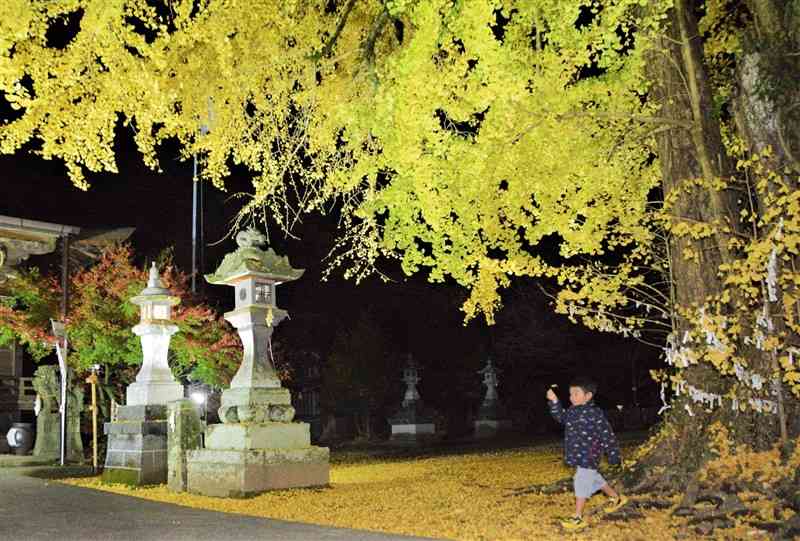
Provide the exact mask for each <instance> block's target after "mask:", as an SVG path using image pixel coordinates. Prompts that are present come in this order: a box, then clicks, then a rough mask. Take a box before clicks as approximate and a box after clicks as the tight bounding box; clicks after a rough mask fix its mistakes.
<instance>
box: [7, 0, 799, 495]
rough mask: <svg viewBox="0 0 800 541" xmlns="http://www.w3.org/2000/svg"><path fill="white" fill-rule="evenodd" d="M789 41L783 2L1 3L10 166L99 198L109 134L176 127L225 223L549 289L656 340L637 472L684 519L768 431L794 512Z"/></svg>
mask: <svg viewBox="0 0 800 541" xmlns="http://www.w3.org/2000/svg"><path fill="white" fill-rule="evenodd" d="M798 29H800V7H798V2H797V1H796V0H793V1H785V0H745V1H741V2H733V1H731V2H727V1H725V0H707V1H689V0H649V1H644V0H517V1H515V0H495V1H492V0H429V1H425V0H418V1H412V0H384V1H379V0H325V1H322V0H293V1H284V2H267V1H258V0H247V1H245V0H193V1H191V0H53V1H48V2H43V1H37V0H6V1H5V2H3V4H2V6H0V89H2V91H3V96H4V99H5V101H6V102H7V103H8V104H9V105H10V106H11V107H12V108H13V109H14V111H13V112H12V113H11V115H10V116H9V117H8V121H7V122H5V123H4V124H3V125H2V126H0V151H2V152H5V153H13V152H18V151H20V150H21V149H29V150H32V151H34V152H38V153H40V154H41V155H42V156H43V157H44V158H48V159H50V158H55V159H60V160H63V162H64V163H65V165H66V171H67V172H68V174H69V177H70V179H71V180H72V182H74V183H75V184H76V185H77V186H79V187H81V188H84V189H90V185H89V180H88V179H89V178H90V177H89V176H87V173H88V172H95V171H103V170H110V171H114V170H115V169H116V166H115V155H114V137H115V130H116V129H118V128H119V127H120V126H125V127H126V128H127V129H128V130H130V132H131V133H132V134H133V137H134V139H135V141H136V143H137V145H138V148H139V150H140V151H141V153H142V155H143V157H144V160H145V161H146V163H148V164H150V165H151V166H152V167H154V168H158V157H159V154H158V153H159V147H160V145H162V144H163V143H165V142H168V141H170V142H171V141H175V140H177V141H178V142H179V143H180V145H181V148H182V152H183V155H184V157H185V158H189V157H190V156H192V155H194V154H197V155H198V156H200V157H201V158H202V159H203V162H204V167H203V169H202V175H203V179H204V180H206V181H209V182H211V183H213V184H214V185H215V186H217V187H218V188H221V189H224V187H225V182H226V177H227V176H228V175H229V173H230V168H231V167H232V166H233V165H234V164H238V165H243V166H245V167H247V168H248V169H249V170H250V171H251V172H252V188H253V189H252V192H251V194H250V199H248V200H246V201H245V202H244V205H243V208H242V214H241V217H242V219H249V218H250V217H256V218H263V219H270V220H274V221H277V223H279V224H280V226H281V227H283V228H284V229H285V230H286V231H287V232H291V230H292V226H293V224H294V223H295V222H296V221H297V220H299V219H302V215H303V213H305V212H312V211H322V212H334V213H336V215H337V216H339V217H340V219H341V224H342V227H341V237H340V242H339V244H338V245H337V248H336V249H335V251H334V257H333V258H332V261H333V263H334V264H339V265H342V266H343V267H344V268H345V269H346V272H347V273H349V274H350V275H351V276H353V277H355V278H359V277H362V276H364V275H365V274H366V273H369V272H375V271H377V272H380V269H379V268H378V267H379V266H380V262H381V258H383V257H390V258H397V259H399V260H400V262H401V264H402V268H403V269H404V270H405V271H406V272H407V273H415V272H423V273H426V275H427V276H428V277H429V279H430V280H432V281H442V280H445V279H453V280H455V281H456V282H458V283H459V284H461V285H462V286H463V287H464V288H466V290H467V291H468V293H469V295H468V298H467V301H466V302H465V304H464V306H463V310H464V312H465V317H466V318H468V319H469V318H473V317H475V316H477V315H482V316H485V317H486V319H487V320H488V321H489V322H490V323H491V322H492V321H493V314H494V313H496V311H497V310H499V309H501V304H502V291H503V289H504V288H505V287H506V286H508V284H509V283H510V281H511V280H513V279H514V278H515V277H525V278H534V279H541V280H543V282H544V283H546V284H547V287H549V288H551V290H553V288H555V291H554V295H555V297H556V303H555V306H556V309H557V310H560V311H563V312H565V313H568V314H569V315H570V317H572V318H573V319H575V320H576V321H580V322H583V323H585V324H587V325H589V326H591V327H594V328H597V329H601V330H604V331H609V332H619V333H623V334H626V335H629V336H631V337H632V339H635V338H638V339H642V340H649V341H653V340H655V341H656V342H657V343H659V344H662V345H664V346H665V357H666V360H667V365H666V366H667V369H666V370H664V371H663V372H661V373H659V374H655V376H656V377H658V378H660V380H661V381H662V383H663V385H664V389H665V391H666V392H667V394H669V393H670V392H671V393H672V395H673V399H672V401H671V404H670V405H669V406H666V405H665V408H666V407H670V409H667V410H666V413H665V415H666V421H665V423H664V428H663V430H662V432H661V433H660V434H659V435H658V436H657V439H656V440H654V441H653V442H651V444H650V445H648V446H645V447H644V448H643V449H642V450H641V453H640V457H639V464H640V466H641V467H640V468H639V469H638V470H636V475H634V476H632V477H631V478H630V479H629V480H630V482H631V483H632V484H635V485H636V486H637V487H638V488H642V489H643V488H646V487H648V486H651V487H652V486H657V487H659V488H660V489H661V490H667V489H669V488H679V487H684V488H685V487H687V486H688V487H689V490H688V491H687V496H688V497H687V499H686V502H685V504H686V505H687V506H688V505H690V504H692V503H693V501H694V499H695V498H696V496H697V493H698V490H699V489H700V487H701V486H704V485H703V482H706V483H711V481H703V482H701V479H708V476H705V477H703V476H702V475H699V473H698V472H700V471H701V469H702V468H703V467H711V466H713V465H714V464H717V462H719V461H720V460H722V458H720V457H717V456H716V454H720V455H724V456H726V457H727V456H728V454H730V453H729V451H728V450H729V449H730V448H731V447H730V444H731V443H735V444H747V445H749V446H750V447H751V448H753V449H755V451H761V452H775V453H778V452H779V451H778V450H775V451H770V449H772V446H773V445H776V444H777V445H782V447H781V449H783V451H782V452H783V453H784V454H783V455H782V459H781V460H783V462H780V460H779V462H780V464H782V466H781V467H785V468H787V469H786V470H785V471H784V474H785V475H782V476H779V477H780V478H781V479H784V481H785V483H784V484H780V485H776V486H778V487H779V488H777V489H774V490H777V491H778V492H780V495H781V496H783V497H785V498H784V501H786V502H791V501H794V500H792V498H793V496H792V494H793V493H792V488H791V487H792V481H796V479H794V475H795V474H794V470H793V469H792V468H793V466H792V465H793V464H794V465H796V464H795V463H800V452H799V451H792V449H795V446H794V442H796V438H797V434H798V432H800V426H799V425H800V423H798V420H797V419H798V417H797V412H798V395H800V372H799V371H798V365H797V358H796V357H798V355H797V353H798V349H797V347H798V346H800V339H799V338H798V331H800V324H799V323H798V309H799V308H800V306H799V305H798V291H797V287H798V284H800V275H799V274H798V273H797V270H796V269H797V257H798V240H799V239H800V237H799V236H798V232H799V231H800V195H798V191H797V188H798V173H799V170H800V165H799V164H798V157H799V156H800V121H798V117H800V89H798V81H800V70H799V68H798V66H800V55H798V51H800V38H799V37H798V32H799V30H798ZM587 362H590V360H587ZM653 443H657V445H653ZM775 449H777V448H775ZM793 452H794V454H792V453H793ZM715 453H716V454H715ZM741 453H744V451H741ZM741 456H744V455H741ZM712 459H713V460H716V461H717V462H713V460H712ZM709 460H712V463H709ZM708 464H711V466H709V465H708ZM782 471H783V470H782ZM713 477H714V479H715V480H716V481H720V479H722V478H723V477H724V475H721V474H720V475H716V476H713ZM687 481H688V483H687ZM712 484H713V483H712ZM787 487H788V488H787ZM770 490H773V489H770ZM787 505H790V504H789V503H787ZM791 505H797V503H794V504H791Z"/></svg>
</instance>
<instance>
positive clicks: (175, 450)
mask: <svg viewBox="0 0 800 541" xmlns="http://www.w3.org/2000/svg"><path fill="white" fill-rule="evenodd" d="M202 444H203V422H202V421H201V420H200V414H199V413H198V412H197V407H196V406H195V405H194V403H192V401H191V400H189V399H187V398H184V399H181V400H175V401H174V402H170V403H169V404H167V464H168V468H167V486H168V487H169V489H170V490H171V491H173V492H185V491H186V451H189V450H193V449H200V448H202V446H203V445H202Z"/></svg>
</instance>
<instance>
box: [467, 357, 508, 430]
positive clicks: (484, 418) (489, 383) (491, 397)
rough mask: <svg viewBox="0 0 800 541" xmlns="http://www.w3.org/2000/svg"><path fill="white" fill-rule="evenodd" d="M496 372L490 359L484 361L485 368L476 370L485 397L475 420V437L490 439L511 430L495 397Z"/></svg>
mask: <svg viewBox="0 0 800 541" xmlns="http://www.w3.org/2000/svg"><path fill="white" fill-rule="evenodd" d="M497 373H498V370H497V368H495V366H494V364H493V363H492V359H491V357H490V358H488V359H486V366H484V367H483V368H482V369H480V370H478V374H480V375H482V376H483V384H484V385H486V395H485V396H484V398H483V402H482V403H481V407H480V410H479V411H478V418H477V419H476V420H475V437H477V438H491V437H494V436H496V435H498V434H499V433H500V432H504V431H507V430H510V429H511V421H509V420H508V419H506V415H505V413H506V412H505V408H503V406H502V405H501V404H500V401H499V399H498V396H497V384H498V383H499V381H498V377H497Z"/></svg>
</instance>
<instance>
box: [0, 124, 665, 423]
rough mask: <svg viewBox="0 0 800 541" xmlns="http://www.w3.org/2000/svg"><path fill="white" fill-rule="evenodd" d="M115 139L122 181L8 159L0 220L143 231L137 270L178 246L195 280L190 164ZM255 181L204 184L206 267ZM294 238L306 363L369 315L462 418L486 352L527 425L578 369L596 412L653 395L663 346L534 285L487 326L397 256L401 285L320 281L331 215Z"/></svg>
mask: <svg viewBox="0 0 800 541" xmlns="http://www.w3.org/2000/svg"><path fill="white" fill-rule="evenodd" d="M118 140H119V141H121V142H120V143H118V149H117V150H118V167H119V171H120V173H119V174H101V175H90V176H89V177H88V178H89V180H90V182H91V189H90V190H89V191H88V192H83V191H80V190H78V189H77V188H75V187H73V186H72V185H71V184H70V183H69V180H68V179H67V176H66V172H65V169H64V167H63V164H62V163H60V162H54V161H44V160H42V159H41V158H39V157H37V156H34V155H31V154H30V153H23V152H21V153H18V154H17V155H14V156H7V155H1V156H0V171H2V173H0V174H2V178H3V181H2V182H3V188H4V190H3V192H4V197H3V198H2V202H1V203H0V214H4V215H8V216H14V217H19V218H28V219H34V220H42V221H47V222H55V223H62V224H67V225H74V226H78V227H81V228H115V227H135V228H136V231H135V233H134V234H133V236H132V237H131V239H130V241H131V243H132V245H133V247H134V249H135V251H136V254H137V258H138V259H139V262H140V263H142V264H144V262H145V260H146V259H147V258H152V257H153V256H155V255H156V254H157V253H158V252H159V251H160V250H162V249H164V248H167V247H170V246H172V247H174V253H175V262H176V263H177V265H178V266H179V267H181V268H182V269H183V270H184V271H187V272H188V271H189V270H190V266H191V216H192V182H191V175H192V164H191V163H190V162H180V161H179V160H178V159H177V157H176V153H169V152H167V151H165V152H163V153H162V156H161V165H162V168H163V170H164V172H163V173H161V174H159V173H156V172H153V171H151V170H149V169H148V168H147V167H146V166H145V165H144V164H143V163H142V161H141V158H140V157H139V156H138V154H137V153H136V151H135V149H134V148H133V146H132V143H131V142H130V140H126V138H125V137H124V135H121V136H120V137H119V138H118ZM249 186H250V185H249V181H248V177H247V174H246V172H241V171H240V172H238V173H234V175H233V176H232V177H231V178H230V179H229V182H228V188H229V189H228V192H227V193H226V192H221V191H220V190H217V189H214V188H213V187H208V188H207V189H206V191H205V205H204V207H205V208H204V211H205V212H204V221H205V238H206V244H207V247H206V249H205V256H206V257H205V272H210V271H211V270H213V269H214V268H216V266H217V265H218V264H219V262H220V261H221V259H222V257H223V256H224V255H225V253H227V252H229V251H231V250H233V249H234V248H235V243H234V242H233V240H231V239H226V240H224V241H223V242H221V243H219V244H213V243H216V242H217V241H218V240H220V239H222V238H223V237H224V236H225V234H226V232H227V231H228V228H229V224H230V220H231V219H232V218H233V217H234V216H235V214H236V211H237V210H238V208H239V205H240V203H239V201H238V200H237V198H235V197H232V194H234V193H236V192H244V191H248V189H249ZM296 233H297V234H298V236H299V237H301V240H293V239H286V238H284V237H283V236H282V235H281V234H280V233H279V232H278V230H277V228H273V229H272V231H271V237H270V244H271V245H272V246H273V247H274V248H275V249H276V251H277V252H278V253H279V254H285V255H288V256H289V259H290V262H291V263H292V265H293V266H294V267H296V268H305V269H306V273H305V274H304V276H303V277H302V278H301V279H300V280H298V281H296V282H293V283H291V284H285V285H282V286H280V287H279V288H278V304H279V306H281V307H282V308H285V309H287V310H288V311H289V313H290V315H291V319H290V320H287V321H285V322H283V323H281V325H280V326H279V327H278V328H277V330H276V333H275V337H274V338H275V340H276V341H277V342H281V343H282V345H283V346H284V348H285V350H291V351H294V352H295V353H296V354H297V355H298V356H301V357H302V355H306V354H309V353H311V352H313V353H316V354H318V355H319V356H320V357H321V358H322V359H325V358H327V356H328V354H329V353H330V351H331V347H332V345H333V343H334V339H335V337H336V336H337V333H341V332H345V331H347V330H350V329H352V328H353V326H354V325H355V322H356V321H358V320H359V318H362V317H368V318H369V319H370V321H371V323H372V325H373V327H374V328H376V329H378V330H379V332H380V334H381V337H382V340H383V342H382V343H383V344H384V347H385V348H386V350H387V351H386V355H387V359H389V358H391V359H394V360H393V361H392V363H390V364H391V365H392V366H396V365H397V359H400V358H404V357H405V355H406V353H407V352H409V351H410V352H411V353H412V354H413V355H414V357H415V359H416V360H417V361H418V362H419V363H420V364H421V366H422V369H423V374H422V377H423V380H422V383H421V385H420V392H421V393H422V396H423V398H424V399H426V401H428V402H430V403H431V404H432V405H434V406H437V407H439V408H440V409H443V410H447V409H449V410H452V414H454V415H458V412H459V411H461V410H463V409H464V408H466V407H470V408H473V409H474V408H475V407H476V406H477V403H478V402H479V400H480V396H481V393H482V390H481V385H480V377H479V376H478V375H477V374H476V373H475V371H476V370H477V369H478V368H480V367H481V366H482V364H483V362H485V357H486V355H487V354H491V355H492V357H493V358H494V359H495V361H496V364H497V365H498V366H499V367H500V369H501V370H502V371H503V372H502V374H501V377H500V387H499V392H500V396H501V399H505V401H506V402H508V403H509V406H511V407H512V409H515V410H518V411H519V412H522V413H520V414H521V415H524V414H525V412H527V415H528V416H529V417H534V418H536V417H538V413H539V412H538V410H539V409H542V404H543V398H542V397H543V395H544V391H545V389H546V386H547V385H549V384H550V383H559V384H560V388H561V389H565V387H566V384H567V383H568V381H569V379H570V378H571V377H573V376H574V375H577V374H589V375H592V376H594V377H595V378H596V379H598V380H599V382H600V390H599V393H598V395H599V396H598V402H599V403H600V405H605V406H612V405H614V404H630V403H632V402H633V398H634V397H633V393H632V390H631V387H632V386H633V380H634V378H635V379H637V380H638V382H639V383H638V387H639V389H640V390H639V393H638V396H637V399H638V402H640V403H642V404H645V405H648V404H654V403H655V401H656V400H657V395H656V392H655V386H654V385H653V384H652V382H649V378H648V377H647V370H648V369H650V368H653V367H656V366H658V365H659V360H658V356H659V351H657V350H656V349H654V348H651V347H647V346H644V345H642V344H639V343H637V342H635V341H632V340H622V339H621V338H619V337H616V336H612V335H607V334H600V333H595V332H591V331H588V330H586V329H584V328H582V327H580V326H577V325H574V324H572V323H570V322H569V321H568V320H567V319H566V318H565V317H563V316H560V315H557V314H555V313H553V311H552V308H551V307H550V306H548V304H549V300H548V299H547V298H546V297H545V296H544V295H543V294H542V293H541V291H540V289H539V287H538V286H537V285H536V284H535V283H534V282H533V281H532V280H520V279H516V281H515V282H514V284H513V286H512V287H511V288H510V290H509V291H507V292H505V294H504V303H505V306H504V308H503V310H502V311H501V312H500V313H499V314H498V317H497V324H496V325H495V326H493V327H492V328H487V326H486V325H485V323H484V322H483V320H479V321H475V322H472V323H470V324H469V325H467V326H464V325H463V320H462V316H463V314H462V312H461V311H460V310H459V307H460V305H461V303H462V302H463V301H464V299H465V295H466V294H465V291H464V290H463V289H461V288H459V287H457V286H456V285H454V284H444V285H442V284H439V285H432V284H428V283H427V282H426V281H425V280H424V278H423V277H411V278H408V277H405V276H403V275H402V273H401V272H400V270H399V267H398V266H397V265H396V264H395V263H392V262H388V261H387V262H386V263H385V266H384V267H383V270H385V272H386V273H387V274H388V275H389V276H390V277H391V278H392V279H393V280H394V281H392V282H389V283H384V282H381V281H380V280H378V279H377V278H376V279H370V280H367V281H366V282H364V283H362V284H361V285H360V286H358V287H356V285H355V284H354V283H353V282H350V281H345V280H343V279H342V278H341V272H335V273H334V276H333V277H332V278H331V279H330V280H329V281H327V282H322V281H321V279H320V278H321V273H322V270H323V268H324V264H325V263H324V262H323V261H322V259H323V257H324V256H325V255H326V254H327V253H328V251H329V250H330V248H331V246H332V244H333V238H334V235H335V233H336V224H335V222H334V220H333V219H332V218H328V217H324V216H317V215H315V216H310V217H308V218H307V219H306V220H305V222H304V223H303V224H302V225H301V226H300V227H299V228H298V230H297V231H296ZM54 260H55V258H53V257H50V258H47V257H38V258H31V260H29V262H30V263H33V264H37V265H40V266H43V267H45V268H47V267H48V266H50V267H51V269H52V265H53V263H54ZM393 265H394V266H393ZM545 285H546V284H545ZM204 292H205V293H206V294H207V295H208V296H209V300H210V302H211V303H212V304H214V305H215V306H217V307H218V308H219V309H220V310H228V309H230V308H231V307H232V305H233V297H232V294H231V292H230V291H229V290H228V288H224V287H220V286H208V285H205V284H204ZM365 314H367V316H364V315H365ZM399 377H400V374H399V373H398V374H397V378H398V379H397V393H398V394H397V399H398V402H399V400H400V398H401V395H402V385H401V383H400V381H399ZM643 387H644V388H643ZM562 398H564V397H562ZM527 422H530V419H528V421H527Z"/></svg>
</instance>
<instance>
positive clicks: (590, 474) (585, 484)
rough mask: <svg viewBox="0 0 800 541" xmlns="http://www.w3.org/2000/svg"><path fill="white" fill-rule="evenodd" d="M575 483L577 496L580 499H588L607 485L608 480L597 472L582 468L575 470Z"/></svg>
mask: <svg viewBox="0 0 800 541" xmlns="http://www.w3.org/2000/svg"><path fill="white" fill-rule="evenodd" d="M574 481H575V496H577V497H578V498H588V497H589V496H591V495H592V494H594V493H595V492H597V491H598V490H600V489H601V488H602V487H603V485H605V484H606V480H605V479H603V476H602V475H600V473H599V472H598V471H597V470H590V469H589V468H581V467H580V466H579V467H578V469H577V470H575V479H574Z"/></svg>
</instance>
